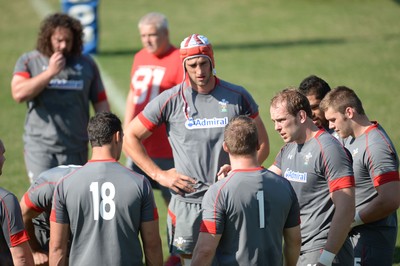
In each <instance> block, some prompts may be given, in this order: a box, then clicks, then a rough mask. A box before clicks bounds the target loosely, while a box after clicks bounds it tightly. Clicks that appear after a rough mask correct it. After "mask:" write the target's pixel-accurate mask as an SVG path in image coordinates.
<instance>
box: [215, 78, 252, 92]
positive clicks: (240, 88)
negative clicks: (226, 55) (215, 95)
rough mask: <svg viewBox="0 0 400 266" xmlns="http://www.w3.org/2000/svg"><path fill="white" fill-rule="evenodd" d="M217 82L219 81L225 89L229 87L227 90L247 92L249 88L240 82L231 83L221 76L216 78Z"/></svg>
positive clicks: (219, 84) (218, 84) (218, 83)
mask: <svg viewBox="0 0 400 266" xmlns="http://www.w3.org/2000/svg"><path fill="white" fill-rule="evenodd" d="M216 82H217V86H219V87H221V88H223V89H227V90H231V91H237V92H239V93H240V92H247V90H246V89H245V88H244V87H243V86H241V85H239V84H235V83H231V82H228V81H226V80H223V79H220V78H216Z"/></svg>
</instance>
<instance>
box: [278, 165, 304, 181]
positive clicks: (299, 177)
mask: <svg viewBox="0 0 400 266" xmlns="http://www.w3.org/2000/svg"><path fill="white" fill-rule="evenodd" d="M283 177H284V178H286V179H287V180H289V181H293V182H299V183H307V172H305V173H300V172H295V171H292V170H290V169H289V168H287V169H286V171H285V172H284V173H283Z"/></svg>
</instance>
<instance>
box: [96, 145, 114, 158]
mask: <svg viewBox="0 0 400 266" xmlns="http://www.w3.org/2000/svg"><path fill="white" fill-rule="evenodd" d="M112 159H113V160H116V159H117V158H115V156H113V153H112V151H111V150H110V149H109V148H108V147H105V146H103V147H93V149H92V157H91V160H112Z"/></svg>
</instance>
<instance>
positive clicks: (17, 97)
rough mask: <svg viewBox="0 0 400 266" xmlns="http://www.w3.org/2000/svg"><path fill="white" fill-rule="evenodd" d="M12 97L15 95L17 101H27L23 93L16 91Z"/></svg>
mask: <svg viewBox="0 0 400 266" xmlns="http://www.w3.org/2000/svg"><path fill="white" fill-rule="evenodd" d="M12 97H13V99H14V101H16V102H17V103H23V102H25V101H26V99H25V98H24V97H23V96H22V95H19V94H16V93H13V94H12Z"/></svg>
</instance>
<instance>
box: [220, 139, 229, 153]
mask: <svg viewBox="0 0 400 266" xmlns="http://www.w3.org/2000/svg"><path fill="white" fill-rule="evenodd" d="M222 148H223V149H224V151H225V152H227V153H229V149H228V146H227V145H226V143H225V141H224V142H222Z"/></svg>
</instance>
